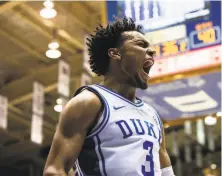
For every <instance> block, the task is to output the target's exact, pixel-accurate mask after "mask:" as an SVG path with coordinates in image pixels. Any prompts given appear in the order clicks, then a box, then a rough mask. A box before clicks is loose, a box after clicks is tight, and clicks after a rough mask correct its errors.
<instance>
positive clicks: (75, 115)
mask: <svg viewBox="0 0 222 176" xmlns="http://www.w3.org/2000/svg"><path fill="white" fill-rule="evenodd" d="M101 109H102V103H101V101H100V99H99V98H98V97H97V96H96V95H95V94H93V93H92V92H90V91H87V90H84V91H83V92H82V93H80V94H78V95H77V96H76V97H74V98H72V99H71V100H70V101H69V102H68V103H67V105H66V106H65V108H64V110H63V112H62V113H61V117H60V121H59V124H58V127H57V130H56V132H55V135H54V138H53V141H52V145H51V149H50V152H49V155H48V158H47V161H46V165H45V168H44V173H43V175H44V176H67V174H68V172H69V170H70V168H71V167H72V166H73V164H74V162H75V160H76V159H77V158H78V155H79V153H80V151H81V148H82V145H83V143H84V140H85V136H86V133H87V130H88V128H89V127H90V126H91V124H92V123H93V122H94V121H95V119H96V117H97V116H98V114H99V113H100V111H101Z"/></svg>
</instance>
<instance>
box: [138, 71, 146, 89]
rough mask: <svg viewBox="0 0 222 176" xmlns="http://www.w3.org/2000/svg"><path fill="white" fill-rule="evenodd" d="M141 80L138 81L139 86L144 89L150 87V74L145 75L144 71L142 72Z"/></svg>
mask: <svg viewBox="0 0 222 176" xmlns="http://www.w3.org/2000/svg"><path fill="white" fill-rule="evenodd" d="M139 78H140V79H139V81H138V84H137V85H138V88H140V89H142V90H145V89H147V88H148V80H149V77H148V75H144V73H142V74H140V76H139Z"/></svg>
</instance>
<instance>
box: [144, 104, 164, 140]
mask: <svg viewBox="0 0 222 176" xmlns="http://www.w3.org/2000/svg"><path fill="white" fill-rule="evenodd" d="M147 105H148V106H149V107H150V108H151V109H152V110H153V112H154V114H155V115H156V117H157V120H158V122H159V126H160V132H161V134H160V135H161V138H163V136H162V131H163V123H162V121H161V119H160V116H159V114H158V113H157V112H156V110H155V109H154V108H153V107H152V106H150V105H149V104H147ZM159 143H160V138H159Z"/></svg>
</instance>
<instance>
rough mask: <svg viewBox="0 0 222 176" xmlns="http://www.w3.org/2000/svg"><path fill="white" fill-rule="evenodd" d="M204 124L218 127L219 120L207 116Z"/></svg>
mask: <svg viewBox="0 0 222 176" xmlns="http://www.w3.org/2000/svg"><path fill="white" fill-rule="evenodd" d="M204 122H205V124H206V125H208V126H212V125H216V123H217V119H216V118H214V117H212V116H207V117H205V119H204Z"/></svg>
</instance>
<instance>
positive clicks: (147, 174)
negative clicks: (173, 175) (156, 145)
mask: <svg viewBox="0 0 222 176" xmlns="http://www.w3.org/2000/svg"><path fill="white" fill-rule="evenodd" d="M143 149H144V150H147V152H148V154H147V155H146V163H147V165H148V166H144V165H142V173H143V175H144V176H154V163H153V143H152V142H150V141H145V142H144V143H143Z"/></svg>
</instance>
